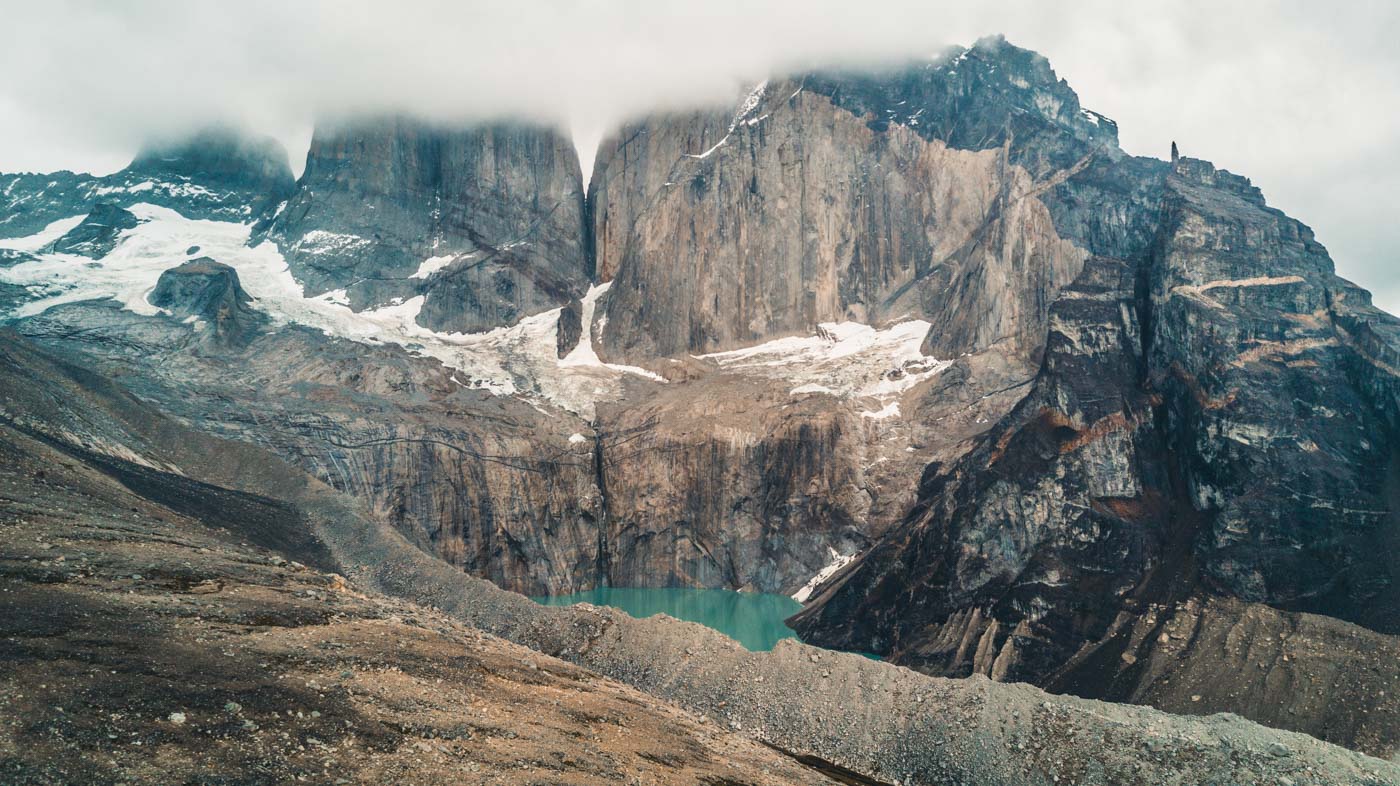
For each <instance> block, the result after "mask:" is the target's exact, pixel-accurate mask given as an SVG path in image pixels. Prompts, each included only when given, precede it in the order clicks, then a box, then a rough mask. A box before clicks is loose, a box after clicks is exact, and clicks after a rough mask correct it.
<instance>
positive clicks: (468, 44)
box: [0, 0, 1400, 312]
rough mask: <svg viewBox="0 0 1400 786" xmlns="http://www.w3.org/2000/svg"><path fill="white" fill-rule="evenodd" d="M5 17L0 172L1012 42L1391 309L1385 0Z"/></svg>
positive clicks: (710, 93) (515, 1)
mask: <svg viewBox="0 0 1400 786" xmlns="http://www.w3.org/2000/svg"><path fill="white" fill-rule="evenodd" d="M0 22H3V28H4V33H3V45H0V69H3V70H0V73H3V75H4V76H3V77H0V171H16V170H33V171H44V170H53V169H64V168H66V169H76V170H88V171H94V172H106V171H111V170H115V169H118V168H120V167H121V166H123V165H124V164H125V163H126V160H127V159H128V158H129V157H130V156H131V154H132V152H133V151H134V150H135V148H136V147H137V146H138V145H139V144H140V142H141V140H142V139H143V138H145V137H147V136H149V135H151V134H171V133H178V132H180V131H181V130H184V129H188V128H191V127H194V126H198V125H202V124H205V123H207V122H209V121H211V120H222V121H234V122H237V123H240V124H242V125H245V126H248V127H251V128H254V129H256V130H260V131H264V132H267V133H271V134H273V135H275V136H277V137H279V138H281V139H282V140H283V141H284V143H285V144H286V145H287V147H288V149H289V151H290V152H291V155H292V158H293V168H294V169H296V170H297V171H300V169H301V164H302V160H301V159H302V158H303V157H304V155H305V151H306V145H307V143H308V141H309V138H310V129H311V125H312V123H313V121H314V118H315V117H316V116H318V115H322V116H324V115H326V114H330V113H341V112H347V111H349V112H353V111H385V110H403V111H411V112H415V113H420V114H426V115H431V116H435V117H440V118H444V119H446V118H454V119H455V118H472V117H480V116H491V115H501V114H520V115H529V116H532V117H537V118H541V119H550V120H554V121H557V122H559V123H561V124H567V125H570V126H571V127H573V128H574V130H575V135H576V138H578V139H579V140H580V142H581V143H586V145H587V146H590V147H591V145H592V144H593V143H594V142H595V141H596V139H597V138H598V137H599V136H600V135H601V134H602V133H603V131H604V130H605V129H606V128H608V127H609V126H610V125H612V124H614V123H616V122H618V121H619V120H620V119H622V118H625V117H627V116H629V115H633V114H636V113H640V112H642V111H645V110H647V109H649V108H653V107H657V106H667V105H669V106H683V105H688V104H694V103H703V102H710V101H715V100H719V99H720V98H727V97H728V96H730V95H731V94H732V93H733V91H734V89H735V82H736V80H741V79H745V78H748V79H754V78H760V77H762V76H764V75H766V74H767V73H768V72H770V71H773V70H782V69H785V68H794V67H799V66H802V65H810V64H813V63H817V62H832V63H835V62H842V63H845V62H853V61H867V60H870V59H872V58H895V57H901V56H908V55H923V54H929V53H932V52H936V51H938V50H940V49H941V48H943V47H944V46H946V45H948V44H963V45H967V44H971V43H972V42H973V41H974V40H976V39H977V38H979V37H981V36H983V35H987V34H991V33H1004V34H1005V35H1006V36H1007V38H1008V39H1009V40H1010V41H1011V42H1012V43H1015V44H1018V45H1020V46H1025V47H1029V48H1032V49H1035V50H1037V51H1040V52H1042V53H1044V54H1045V55H1046V56H1048V57H1049V58H1050V61H1051V63H1052V64H1053V65H1054V67H1055V69H1056V71H1057V72H1058V73H1059V74H1060V76H1062V77H1064V78H1066V79H1067V80H1068V81H1069V83H1070V84H1071V85H1072V86H1073V87H1074V88H1075V90H1076V91H1077V92H1078V93H1079V96H1080V98H1081V100H1082V102H1083V103H1084V105H1085V106H1087V107H1089V108H1092V109H1094V110H1096V111H1099V112H1102V113H1103V114H1105V115H1108V116H1109V117H1112V118H1114V119H1115V120H1117V121H1118V123H1119V128H1120V136H1121V140H1122V144H1123V147H1124V148H1125V149H1127V150H1128V151H1129V152H1132V153H1137V154H1142V155H1153V156H1158V157H1165V156H1166V154H1167V151H1168V148H1169V146H1170V143H1171V141H1172V140H1173V139H1175V140H1176V141H1177V142H1178V143H1179V144H1180V145H1181V149H1182V152H1183V153H1185V154H1187V155H1192V156H1198V157H1201V158H1207V159H1210V160H1212V161H1214V162H1215V163H1216V164H1217V165H1219V166H1222V167H1224V168H1227V169H1230V170H1232V171H1235V172H1239V173H1241V174H1245V175H1248V176H1249V177H1251V178H1253V180H1254V182H1255V183H1256V184H1257V185H1259V186H1260V187H1261V188H1263V190H1264V193H1265V196H1266V197H1267V198H1268V200H1269V202H1270V203H1271V204H1274V205H1276V206H1278V207H1280V208H1282V209H1284V210H1286V211H1287V212H1289V213H1290V214H1292V215H1294V216H1295V217H1297V218H1299V219H1301V220H1303V221H1304V222H1306V223H1308V224H1309V225H1311V226H1312V227H1313V228H1314V229H1315V230H1316V231H1317V235H1318V238H1319V239H1320V240H1321V241H1322V242H1323V243H1324V244H1326V245H1327V247H1328V248H1329V250H1330V251H1331V252H1332V257H1333V259H1334V260H1336V262H1337V267H1338V270H1339V272H1341V273H1342V274H1343V275H1345V276H1347V277H1349V278H1352V279H1354V280H1356V281H1358V282H1359V283H1361V284H1363V285H1364V286H1366V287H1368V288H1370V289H1371V290H1372V291H1373V292H1375V293H1376V300H1377V302H1378V303H1379V304H1380V305H1382V306H1384V307H1386V308H1388V309H1389V310H1390V311H1392V312H1400V217H1398V216H1397V215H1396V213H1397V210H1396V208H1395V204H1396V196H1397V194H1400V46H1397V45H1396V39H1397V37H1400V3H1397V2H1393V1H1392V0H1384V1H1379V0H1378V1H1376V2H1365V1H1363V0H1354V1H1352V2H1347V0H1333V2H1330V3H1328V2H1308V3H1303V2H1263V1H1262V0H1244V1H1242V2H1241V1H1237V0H1231V1H1230V2H1205V1H1200V2H1198V1H1196V0H1159V1H1158V2H1152V3H1132V2H1127V0H1118V1H1117V2H1098V0H1085V1H1084V2H1067V1H1064V0H1061V1H1057V2H1053V3H1052V2H1016V1H1014V0H1008V1H1007V2H974V0H962V1H961V2H957V3H944V2H935V1H933V0H843V1H841V2H836V1H834V0H781V1H779V0H775V1H774V2H766V3H765V2H759V1H758V0H707V1H706V2H676V1H674V0H613V1H612V2H603V1H602V0H595V1H581V2H563V1H562V0H560V1H559V2H546V1H544V0H539V1H537V2H529V1H528V0H499V1H498V2H463V1H459V2H408V1H407V0H393V1H392V2H391V1H389V0H385V1H384V2H380V3H356V2H349V1H348V0H325V1H324V2H310V1H308V2H294V0H277V1H276V2H274V1H273V0H253V1H251V2H250V1H248V0H245V1H244V2H237V3H235V2H223V1H219V2H215V1H213V0H210V1H209V2H200V1H198V0H171V1H170V2H142V1H141V0H120V2H109V1H107V0H97V1H95V2H77V1H74V0H69V1H66V2H65V1H64V0H30V1H29V2H20V1H19V0H0ZM585 141H586V142H585ZM583 157H584V158H591V155H590V152H589V151H586V152H585V153H584V156H583Z"/></svg>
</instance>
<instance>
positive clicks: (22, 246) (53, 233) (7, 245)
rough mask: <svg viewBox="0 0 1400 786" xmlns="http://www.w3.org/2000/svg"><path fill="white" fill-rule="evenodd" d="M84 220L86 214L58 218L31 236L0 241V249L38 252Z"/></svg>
mask: <svg viewBox="0 0 1400 786" xmlns="http://www.w3.org/2000/svg"><path fill="white" fill-rule="evenodd" d="M85 218H87V214H86V213H84V214H83V215H80V216H69V217H68V218H60V219H59V220H57V221H54V222H52V223H50V224H49V225H48V226H46V227H44V228H43V229H41V230H39V231H38V232H36V233H34V234H32V235H27V236H25V237H11V238H4V239H0V248H3V249H8V250H10V251H25V252H34V251H39V250H41V249H42V248H44V246H47V245H49V244H50V243H52V242H54V241H55V240H58V239H59V238H61V237H63V236H64V235H66V234H68V231H69V230H70V229H72V228H73V227H76V226H77V225H79V224H81V223H83V219H85Z"/></svg>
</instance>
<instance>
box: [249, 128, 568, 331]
mask: <svg viewBox="0 0 1400 786" xmlns="http://www.w3.org/2000/svg"><path fill="white" fill-rule="evenodd" d="M583 208H584V195H583V187H582V182H581V175H580V172H579V166H578V157H577V156H576V155H575V153H574V151H573V148H572V146H571V145H570V144H569V143H568V141H567V140H566V139H565V138H564V137H562V136H561V135H560V134H559V133H557V132H555V131H553V130H552V129H548V128H544V127H540V126H532V125H525V124H509V123H502V124H493V125H478V126H473V127H469V128H451V129H449V128H441V127H436V126H432V125H429V124H426V123H420V122H417V121H413V120H409V119H406V118H389V119H383V120H377V121H362V122H358V123H354V124H347V125H344V126H338V127H334V128H330V127H321V128H318V129H317V132H316V135H315V137H314V138H313V139H312V143H311V150H310V152H309V153H308V154H307V163H306V171H305V173H304V174H303V175H302V178H301V181H300V183H299V184H298V187H297V192H296V194H295V195H293V197H292V198H291V199H290V200H289V201H288V203H287V206H286V207H285V208H284V209H283V210H282V212H281V213H280V214H279V215H278V216H277V217H276V219H275V220H273V221H272V223H271V225H270V228H269V229H268V236H269V237H270V238H272V239H273V240H275V241H276V242H277V243H278V245H279V247H280V248H281V250H282V252H283V254H285V255H286V257H287V260H288V264H289V265H290V266H291V268H292V272H293V274H294V275H295V276H296V277H297V279H298V280H299V281H301V282H302V283H303V284H304V285H305V286H306V290H307V293H308V294H309V295H318V294H322V293H324V292H328V291H331V290H337V289H344V290H345V291H346V296H347V297H348V299H349V302H350V304H351V306H352V307H353V308H355V309H357V310H359V309H363V308H368V307H372V306H378V305H383V304H385V303H389V302H391V301H394V300H395V299H398V300H407V299H409V298H412V297H416V296H420V295H421V296H423V297H424V301H423V304H422V309H421V311H420V314H419V321H420V323H421V324H422V325H423V326H425V327H429V328H433V329H436V330H448V331H463V332H466V331H478V330H483V329H488V328H492V327H497V326H501V325H509V324H513V323H515V322H516V321H518V320H519V319H520V318H521V317H524V316H527V315H530V314H535V313H538V312H540V311H544V310H546V309H549V308H552V307H554V306H560V305H563V304H565V303H567V302H569V301H570V300H571V299H574V298H577V297H579V296H581V295H582V294H583V292H584V290H585V289H586V288H587V276H588V270H589V256H590V255H589V253H588V250H587V248H586V246H585V237H586V234H587V232H586V229H585V226H584V220H583ZM430 258H431V259H435V263H434V264H430V265H427V266H424V263H425V261H427V260H429V259H430Z"/></svg>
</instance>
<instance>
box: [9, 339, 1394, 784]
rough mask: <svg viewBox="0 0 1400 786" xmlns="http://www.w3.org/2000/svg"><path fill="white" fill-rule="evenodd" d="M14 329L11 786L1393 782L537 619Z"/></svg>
mask: <svg viewBox="0 0 1400 786" xmlns="http://www.w3.org/2000/svg"><path fill="white" fill-rule="evenodd" d="M9 338H10V340H9V341H8V342H7V343H6V344H5V346H4V348H3V350H0V365H2V366H3V370H4V372H5V373H4V374H3V375H0V416H2V417H3V420H2V421H0V451H3V452H4V455H5V457H6V461H5V462H4V464H3V468H0V493H3V499H4V509H3V511H4V512H3V519H0V521H3V526H0V537H3V538H4V542H5V546H6V547H5V550H4V554H5V557H4V559H3V561H0V581H3V590H4V591H3V592H0V604H4V606H5V608H6V612H7V613H6V614H5V615H4V616H3V617H0V620H3V622H0V625H3V626H4V627H3V630H4V631H5V636H4V639H3V644H0V652H3V653H4V657H5V658H6V660H7V662H9V663H11V664H13V666H14V667H13V668H11V669H7V670H6V672H5V677H4V678H3V680H0V690H3V691H4V693H5V695H6V698H7V706H10V707H11V708H12V710H13V712H12V713H11V716H10V722H8V723H7V724H5V725H4V726H3V727H0V772H4V773H5V774H6V776H7V778H8V779H10V780H12V781H14V782H19V783H66V782H74V781H78V782H82V781H95V780H112V779H118V778H119V779H124V780H128V781H137V782H165V781H168V780H170V779H172V778H180V779H190V778H196V779H198V778H201V777H217V778H223V779H225V780H228V779H230V778H232V779H233V780H232V782H240V783H262V782H279V781H282V780H285V779H286V778H288V777H297V778H305V779H306V780H307V781H309V782H324V783H334V782H336V781H337V780H348V781H351V782H354V781H355V780H356V779H385V778H387V779H393V780H396V781H398V782H412V783H436V782H447V781H449V780H451V781H453V782H461V781H462V780H463V779H465V780H466V782H473V781H474V780H475V781H480V782H489V783H499V782H538V781H539V780H546V781H551V782H568V783H605V782H606V783H612V782H617V780H618V779H619V778H622V779H624V780H625V779H627V778H629V777H636V778H640V779H642V780H643V781H644V782H658V783H666V782H676V783H693V782H700V783H734V782H739V783H781V782H798V783H818V782H823V781H824V779H825V778H826V777H827V776H828V775H829V776H831V777H833V778H837V779H838V781H839V782H845V783H867V784H881V783H929V784H943V783H966V782H975V783H986V784H1050V783H1056V782H1076V783H1086V784H1093V783H1137V782H1152V783H1179V784H1187V783H1192V784H1196V783H1221V784H1224V783H1282V782H1287V781H1291V782H1294V783H1316V784H1333V783H1335V784H1384V783H1391V782H1397V779H1400V770H1396V768H1395V767H1394V766H1393V765H1389V764H1386V763H1384V762H1382V761H1379V760H1376V759H1369V758H1367V757H1364V756H1361V755H1359V754H1355V753H1351V752H1348V751H1345V750H1342V749H1340V748H1336V747H1333V746H1330V745H1327V744H1325V743H1322V742H1319V741H1317V740H1315V739H1313V738H1310V737H1306V736H1304V735H1298V734H1290V733H1287V732H1279V731H1272V730H1269V729H1266V728H1264V727H1261V726H1257V725H1255V724H1252V723H1250V722H1248V721H1244V720H1242V719H1240V718H1237V717H1234V716H1226V715H1220V716H1213V717H1211V718H1203V719H1191V718H1178V717H1174V716H1170V715H1166V714H1164V713H1160V712H1157V711H1154V710H1149V709H1145V708H1136V707H1128V706H1114V705H1107V704H1100V703H1097V702H1092V701H1085V700H1080V699H1066V698H1059V697H1051V696H1049V695H1048V694H1045V693H1042V692H1040V691H1038V690H1036V689H1034V688H1031V687H1029V686H1025V685H1001V684H998V683H994V682H991V681H989V680H976V681H966V680H963V681H957V680H946V679H938V678H932V677H926V676H923V675H919V674H917V673H915V672H912V671H909V670H907V669H902V668H899V667H895V666H891V665H888V664H881V663H876V662H873V661H870V660H868V659H865V658H862V657H860V656H857V655H850V654H841V653H833V652H826V651H822V650H818V649H816V648H812V647H808V646H805V645H801V644H795V643H788V644H785V645H784V646H783V647H780V648H779V649H778V650H776V651H774V652H772V653H749V652H746V651H744V650H743V649H742V648H741V647H739V646H738V645H737V644H735V643H734V642H733V641H731V640H729V639H727V638H725V637H723V636H721V635H719V634H717V633H715V632H713V631H710V630H708V629H706V628H703V627H700V626H697V625H693V624H689V623H680V622H676V621H674V620H668V619H665V618H654V619H651V620H645V621H638V620H633V619H631V618H629V617H626V616H625V615H623V614H621V613H619V612H615V611H611V610H607V609H595V608H591V607H579V608H567V609H560V608H547V607H542V606H538V605H536V604H534V603H533V602H531V601H529V600H527V599H525V598H523V597H520V596H518V595H514V594H511V593H508V592H504V591H502V590H500V589H498V588H496V587H494V586H492V585H490V584H489V583H488V582H485V581H482V580H479V579H474V578H471V577H468V576H466V575H464V574H463V573H461V572H460V571H456V570H454V569H452V568H450V567H449V566H448V565H446V563H443V562H441V561H440V560H436V559H434V558H432V557H430V556H428V555H426V554H425V553H423V552H422V551H421V550H419V549H417V548H414V547H413V546H412V545H410V544H409V543H408V542H407V540H406V539H404V538H403V537H402V535H400V534H399V533H396V532H394V531H392V530H390V529H387V528H384V527H382V526H378V525H376V524H375V523H374V522H373V521H372V520H371V519H369V518H367V517H365V516H364V515H363V512H362V510H361V509H360V506H359V505H358V504H357V503H355V502H354V501H353V500H352V499H350V498H348V497H345V496H343V495H341V494H338V493H336V492H334V491H333V490H331V489H329V488H328V487H326V486H324V485H323V484H321V483H319V482H318V481H315V480H314V479H312V478H311V477H309V476H307V475H305V474H302V473H299V472H297V471H296V470H295V469H293V468H291V467H289V466H288V465H285V464H283V463H282V462H280V461H279V460H278V459H276V458H274V457H272V456H271V455H270V454H268V453H266V452H265V451H263V450H261V449H259V448H256V447H253V446H249V445H246V444H240V443H236V442H225V441H223V440H218V439H215V438H211V437H209V436H206V435H203V434H200V433H199V432H196V431H193V430H190V429H188V428H186V427H182V426H180V425H179V424H177V423H175V422H173V421H171V420H169V419H168V418H166V417H164V416H162V415H160V414H158V413H156V412H155V411H153V410H152V409H151V408H149V407H148V406H147V405H145V404H143V403H141V402H140V401H138V400H137V399H135V398H133V397H132V396H131V395H130V394H129V393H127V392H126V391H124V390H122V389H121V388H120V387H118V386H116V385H114V384H113V383H111V382H110V381H108V380H105V379H103V378H101V377H98V376H96V375H93V374H91V373H90V372H87V371H85V370H82V369H79V368H76V367H72V366H68V365H66V364H63V363H62V362H59V361H56V360H55V359H53V358H51V357H47V356H45V355H43V354H42V353H39V352H36V351H34V350H33V349H31V348H30V347H28V346H27V344H26V342H24V341H23V340H20V339H16V338H14V337H13V335H11V336H9ZM36 383H39V384H36ZM225 484H231V485H225ZM307 565H310V566H313V567H308V566H307ZM329 570H336V571H338V572H339V574H338V575H337V574H333V573H328V572H327V571H329ZM341 575H343V576H346V577H348V581H347V579H345V578H341ZM382 591H387V592H389V593H392V594H399V595H401V596H407V597H411V598H413V599H415V600H417V601H419V602H430V603H431V604H432V605H433V606H434V607H436V609H438V610H434V609H433V608H428V607H425V606H422V605H411V604H406V603H403V602H394V601H390V600H388V599H386V598H384V597H383V596H381V595H379V594H378V592H382ZM461 622H467V623H469V624H471V625H472V626H473V629H466V628H463V627H462V626H461V624H460V623H461ZM483 630H484V631H487V632H489V633H493V634H495V635H499V636H503V637H505V638H506V639H510V640H513V641H515V642H517V643H519V644H525V645H527V646H529V647H531V648H532V649H533V650H535V652H531V651H529V650H525V649H523V648H520V647H517V646H514V645H511V644H508V643H506V642H504V641H502V640H500V639H497V638H494V637H493V636H491V635H487V634H485V633H482V632H481V631H483ZM540 653H543V654H540ZM550 656H553V657H550ZM556 658H559V659H562V660H558V659H556ZM564 661H570V662H572V663H573V664H576V665H570V664H569V663H565V662H564ZM580 667H582V668H580ZM40 670H42V676H41V674H40ZM613 680H619V681H621V682H623V683H628V684H630V685H632V686H633V687H634V688H637V689H640V690H642V691H645V692H647V693H650V694H652V695H653V696H656V697H660V698H662V699H666V700H668V701H670V702H674V703H675V704H677V705H679V707H682V708H687V709H688V710H690V711H691V712H694V713H698V716H697V715H692V714H689V713H687V712H685V711H683V710H681V709H678V708H676V707H673V706H670V705H668V704H665V703H660V704H658V703H655V699H651V698H650V697H647V698H642V697H641V695H640V694H638V693H636V692H635V691H634V690H633V689H632V688H627V687H624V686H623V685H620V684H619V683H618V682H614V681H613ZM755 741H757V742H761V743H765V744H766V746H767V747H761V746H759V745H757V744H756V743H755ZM561 751H562V752H564V753H563V755H560V752H561Z"/></svg>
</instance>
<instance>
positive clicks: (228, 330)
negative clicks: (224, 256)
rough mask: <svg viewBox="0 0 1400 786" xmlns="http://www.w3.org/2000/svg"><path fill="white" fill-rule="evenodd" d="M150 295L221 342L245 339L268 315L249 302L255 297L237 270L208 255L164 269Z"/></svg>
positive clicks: (157, 302) (233, 342)
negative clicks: (243, 285)
mask: <svg viewBox="0 0 1400 786" xmlns="http://www.w3.org/2000/svg"><path fill="white" fill-rule="evenodd" d="M147 299H148V300H149V302H150V304H151V305H153V306H156V307H157V308H163V309H165V310H166V311H169V312H170V313H171V314H172V315H173V316H175V317H176V318H179V319H184V320H187V321H190V322H194V323H195V324H196V325H197V326H200V327H201V329H202V330H204V331H206V332H207V334H208V335H209V336H210V337H211V338H213V340H215V341H216V342H219V343H221V344H241V343H245V342H246V341H247V339H248V338H249V336H250V335H251V334H253V333H254V332H256V331H257V329H258V327H259V325H261V324H262V323H263V322H264V321H265V319H266V318H265V317H264V316H263V315H262V314H260V313H258V312H257V311H255V310H253V308H252V307H251V306H250V305H249V304H250V303H251V302H252V300H253V299H252V298H251V297H249V295H248V293H247V292H244V291H243V287H242V286H241V285H240V284H239V283H238V271H236V270H234V269H233V268H231V267H229V266H228V265H224V264H220V263H218V262H215V261H214V260H213V259H210V258H209V257H199V258H198V259H192V260H190V261H188V262H186V263H184V264H182V265H180V266H179V267H173V268H171V269H169V270H167V271H165V272H164V273H161V274H160V280H159V281H157V283H156V287H155V289H154V290H152V292H151V294H150V295H149V297H148V298H147Z"/></svg>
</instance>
